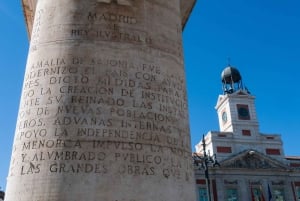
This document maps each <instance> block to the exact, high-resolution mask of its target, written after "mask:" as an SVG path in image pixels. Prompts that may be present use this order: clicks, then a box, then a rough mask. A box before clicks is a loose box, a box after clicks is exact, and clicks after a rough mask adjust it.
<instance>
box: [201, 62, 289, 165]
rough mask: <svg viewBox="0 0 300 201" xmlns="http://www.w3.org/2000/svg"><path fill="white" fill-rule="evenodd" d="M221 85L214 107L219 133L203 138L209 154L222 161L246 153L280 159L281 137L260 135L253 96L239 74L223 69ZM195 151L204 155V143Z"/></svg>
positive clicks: (228, 68)
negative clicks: (254, 152) (220, 91)
mask: <svg viewBox="0 0 300 201" xmlns="http://www.w3.org/2000/svg"><path fill="white" fill-rule="evenodd" d="M221 82H222V90H223V93H222V94H221V95H219V97H218V100H217V104H216V107H215V109H216V110H217V114H218V120H219V127H220V130H219V131H209V132H208V133H207V134H206V135H205V138H204V140H205V143H206V148H207V151H208V153H211V154H217V156H218V160H220V161H222V160H225V159H228V158H229V157H232V155H235V154H238V153H241V152H243V151H245V150H255V151H258V152H260V153H263V154H266V155H269V156H270V157H273V158H276V159H278V160H283V158H284V157H283V156H284V153H283V148H282V140H281V136H280V135H278V134H264V133H261V132H260V130H259V122H258V120H257V116H256V109H255V97H254V96H253V95H251V93H250V92H249V90H248V89H247V88H246V87H245V86H244V84H243V81H242V76H241V74H240V72H239V71H238V70H237V69H236V68H234V67H232V66H228V67H226V68H225V69H224V70H223V71H222V74H221ZM196 152H197V153H202V152H203V141H201V142H200V143H198V144H197V145H196Z"/></svg>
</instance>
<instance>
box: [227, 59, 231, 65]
mask: <svg viewBox="0 0 300 201" xmlns="http://www.w3.org/2000/svg"><path fill="white" fill-rule="evenodd" d="M227 66H230V57H227Z"/></svg>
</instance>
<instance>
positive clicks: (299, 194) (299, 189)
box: [296, 186, 300, 201]
mask: <svg viewBox="0 0 300 201" xmlns="http://www.w3.org/2000/svg"><path fill="white" fill-rule="evenodd" d="M296 196H297V201H300V186H298V187H296Z"/></svg>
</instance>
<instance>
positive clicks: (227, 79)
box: [221, 66, 242, 84]
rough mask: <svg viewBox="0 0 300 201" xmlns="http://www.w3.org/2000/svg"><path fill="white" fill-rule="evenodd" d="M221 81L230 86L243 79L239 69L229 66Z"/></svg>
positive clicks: (223, 72)
mask: <svg viewBox="0 0 300 201" xmlns="http://www.w3.org/2000/svg"><path fill="white" fill-rule="evenodd" d="M221 79H222V82H223V83H226V84H229V83H232V82H234V83H236V82H239V81H241V80H242V77H241V74H240V72H239V71H238V69H236V68H234V67H231V66H228V67H226V68H225V69H224V70H223V71H222V74H221Z"/></svg>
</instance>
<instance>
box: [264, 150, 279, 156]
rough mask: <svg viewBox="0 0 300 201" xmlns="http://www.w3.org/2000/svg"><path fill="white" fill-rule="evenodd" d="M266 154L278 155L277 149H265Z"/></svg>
mask: <svg viewBox="0 0 300 201" xmlns="http://www.w3.org/2000/svg"><path fill="white" fill-rule="evenodd" d="M266 154H268V155H280V150H279V149H266Z"/></svg>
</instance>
